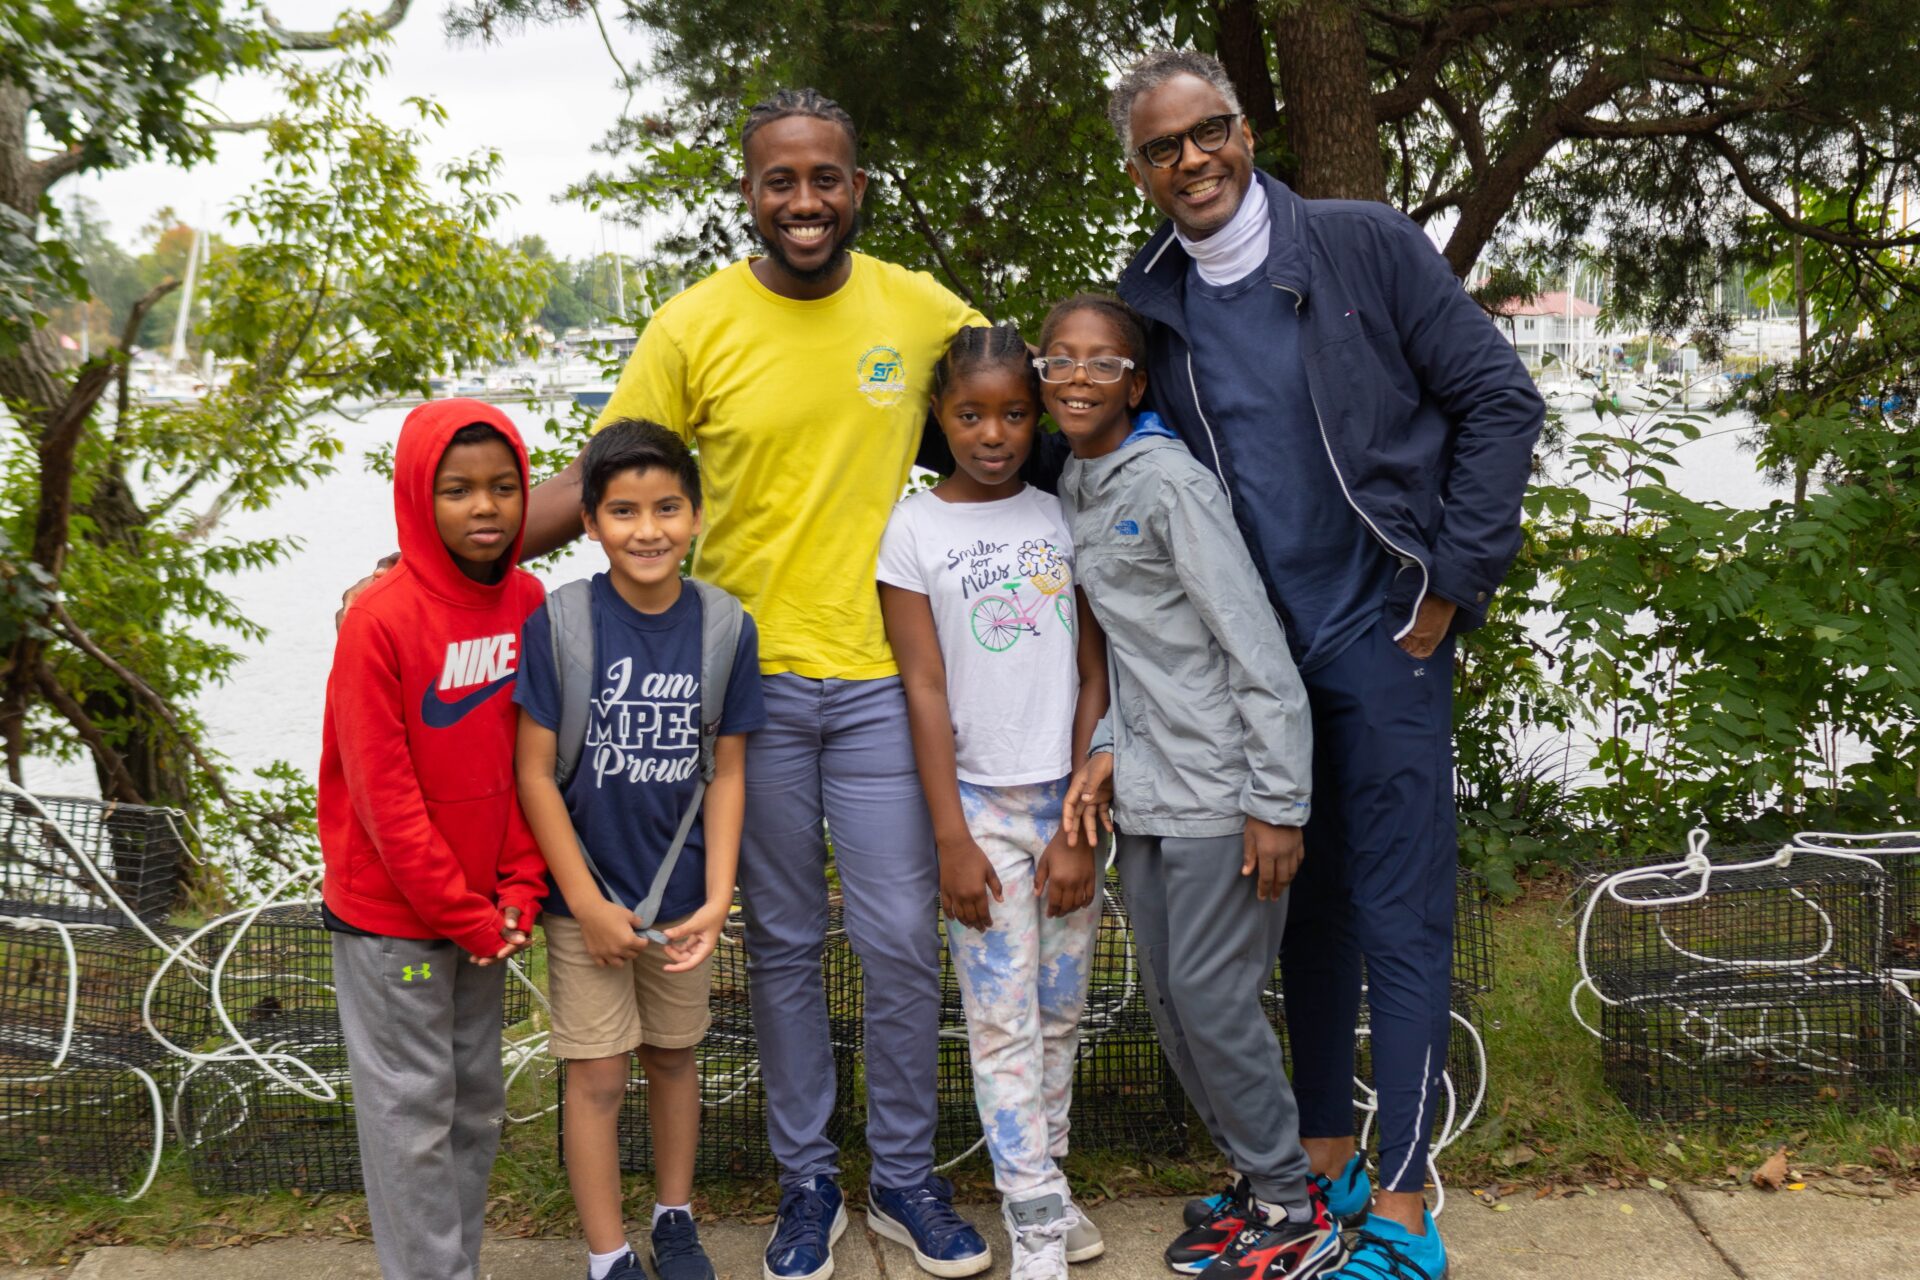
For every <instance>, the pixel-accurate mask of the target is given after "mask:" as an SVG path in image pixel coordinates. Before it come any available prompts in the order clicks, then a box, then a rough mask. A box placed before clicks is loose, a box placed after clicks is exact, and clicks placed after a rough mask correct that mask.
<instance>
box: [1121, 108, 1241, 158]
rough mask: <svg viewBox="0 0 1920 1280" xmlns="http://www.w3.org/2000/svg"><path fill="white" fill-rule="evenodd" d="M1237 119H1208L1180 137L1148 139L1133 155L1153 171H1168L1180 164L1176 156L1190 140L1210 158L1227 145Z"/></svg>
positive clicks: (1234, 116)
mask: <svg viewBox="0 0 1920 1280" xmlns="http://www.w3.org/2000/svg"><path fill="white" fill-rule="evenodd" d="M1239 118H1240V117H1239V115H1238V114H1237V113H1236V114H1233V115H1224V116H1208V117H1207V118H1206V119H1205V120H1202V121H1201V122H1200V123H1199V124H1196V125H1195V126H1193V128H1191V129H1188V130H1185V131H1184V132H1181V133H1169V134H1167V135H1166V136H1164V137H1160V138H1152V139H1149V140H1148V141H1146V142H1143V143H1141V144H1140V145H1139V146H1137V147H1135V148H1134V149H1133V150H1134V154H1136V155H1138V156H1139V157H1140V158H1141V159H1142V160H1145V161H1146V162H1147V163H1148V164H1150V165H1152V166H1153V167H1154V168H1156V169H1171V168H1172V167H1173V166H1174V165H1176V164H1178V163H1179V162H1180V153H1181V152H1182V151H1184V150H1186V146H1187V139H1188V138H1192V139H1193V145H1194V146H1196V147H1198V148H1200V149H1201V150H1202V151H1204V152H1206V153H1207V154H1209V155H1211V154H1213V153H1214V152H1216V151H1218V150H1219V149H1220V148H1222V147H1224V146H1226V145H1227V139H1229V138H1231V137H1232V136H1233V122H1234V121H1235V120H1238V119H1239Z"/></svg>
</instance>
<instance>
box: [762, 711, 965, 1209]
mask: <svg viewBox="0 0 1920 1280" xmlns="http://www.w3.org/2000/svg"><path fill="white" fill-rule="evenodd" d="M765 690H766V704H767V725H766V727H765V728H763V729H761V730H760V731H758V732H757V733H754V734H753V735H751V737H750V739H749V741H748V743H747V814H746V826H745V830H744V831H743V833H742V835H741V842H740V874H739V880H740V891H741V895H742V897H743V898H744V899H745V903H746V911H747V930H746V933H747V937H746V941H747V972H748V975H749V978H750V979H751V990H752V998H753V1032H754V1036H755V1038H756V1039H757V1040H758V1041H759V1046H760V1077H761V1079H762V1080H763V1081H764V1082H765V1084H766V1089H767V1137H768V1141H769V1142H770V1144H771V1145H772V1147H773V1154H774V1157H775V1158H776V1159H777V1160H778V1161H779V1162H780V1181H781V1182H782V1183H783V1184H788V1185H791V1184H792V1183H795V1182H799V1181H803V1180H805V1179H807V1178H811V1177H814V1176H816V1175H819V1174H835V1173H838V1172H839V1165H838V1163H837V1160H838V1156H839V1151H838V1150H837V1149H836V1148H835V1147H834V1144H833V1143H832V1141H831V1140H829V1139H828V1137H827V1124H828V1121H829V1120H831V1119H832V1117H833V1107H834V1093H835V1090H834V1062H833V1049H832V1046H831V1045H830V1043H829V1042H828V1036H827V1003H826V994H825V991H824V989H823V987H822V983H821V973H820V956H821V952H822V950H823V948H824V946H825V941H826V932H827V877H826V869H827V868H826V864H827V836H828V833H829V832H831V833H832V839H833V860H834V867H835V869H836V870H837V871H838V873H839V877H840V889H841V893H842V895H843V897H844V899H845V908H846V925H847V936H848V938H849V940H850V941H851V942H852V943H853V949H854V952H855V954H857V955H858V956H859V957H860V971H861V974H862V983H861V985H862V990H863V993H864V997H865V1015H864V1016H865V1027H866V1054H865V1063H866V1075H867V1149H868V1150H869V1151H870V1152H871V1153H872V1155H873V1166H872V1168H873V1174H872V1176H873V1181H874V1182H875V1183H876V1184H877V1185H879V1186H882V1187H903V1186H911V1185H913V1184H915V1183H917V1182H919V1181H920V1180H921V1179H923V1178H925V1177H926V1176H927V1174H928V1173H929V1172H930V1171H931V1170H932V1168H933V1126H934V1081H935V1073H936V1065H937V1059H938V1054H939V1051H940V1039H939V1036H940V938H939V934H938V932H937V927H936V925H935V915H936V912H937V909H938V907H939V902H940V865H939V861H938V858H937V856H936V854H935V852H934V847H933V826H932V823H931V821H930V820H929V819H928V817H927V802H926V797H925V796H924V795H923V794H922V793H921V790H920V777H919V775H918V774H917V773H916V772H915V771H914V763H913V740H912V738H911V737H910V735H909V734H908V732H907V702H906V695H905V694H904V693H903V692H902V690H901V687H900V681H899V680H898V679H897V678H888V679H882V680H810V679H807V678H805V677H803V676H796V675H791V674H782V675H774V676H768V677H767V678H766V681H765ZM823 824H824V825H823Z"/></svg>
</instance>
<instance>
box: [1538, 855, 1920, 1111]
mask: <svg viewBox="0 0 1920 1280" xmlns="http://www.w3.org/2000/svg"><path fill="white" fill-rule="evenodd" d="M1897 908H1898V895H1897V894H1896V892H1895V887H1894V884H1893V879H1892V877H1891V876H1890V875H1889V874H1888V871H1887V869H1886V867H1884V866H1883V865H1881V864H1880V863H1879V862H1877V861H1876V860H1874V859H1873V858H1871V857H1865V856H1860V855H1858V854H1856V853H1851V852H1841V853H1834V852H1830V851H1821V850H1814V849H1798V850H1796V849H1794V848H1793V847H1792V846H1787V847H1785V848H1781V849H1778V850H1772V849H1771V847H1769V849H1768V850H1767V851H1762V850H1754V849H1734V850H1727V851H1722V852H1719V853H1718V855H1717V857H1716V858H1715V859H1714V860H1712V861H1710V860H1709V859H1708V858H1707V857H1706V856H1705V837H1704V834H1703V833H1696V836H1695V839H1694V842H1693V847H1692V851H1691V853H1690V855H1689V858H1688V859H1687V860H1685V861H1683V862H1673V861H1669V862H1667V863H1664V864H1654V865H1650V866H1646V867H1642V868H1638V869H1630V870H1627V871H1623V872H1617V873H1615V874H1613V875H1611V876H1609V877H1607V878H1606V879H1604V880H1602V881H1600V882H1599V883H1598V884H1596V885H1595V886H1594V889H1593V891H1592V896H1591V898H1590V900H1589V902H1588V904H1587V906H1586V908H1585V911H1584V913H1583V915H1582V917H1581V926H1580V941H1579V950H1580V964H1581V974H1582V976H1581V980H1580V983H1579V985H1578V986H1577V987H1576V989H1575V992H1574V999H1575V1007H1576V1013H1577V1012H1578V1008H1579V999H1580V994H1581V989H1582V988H1584V989H1585V990H1586V991H1588V992H1591V993H1592V995H1593V996H1595V997H1596V998H1597V1000H1598V1002H1599V1005H1600V1025H1599V1026H1598V1028H1593V1027H1592V1026H1591V1024H1588V1025H1589V1029H1590V1030H1594V1031H1595V1034H1597V1035H1598V1036H1599V1038H1600V1040H1601V1042H1602V1059H1603V1063H1604V1069H1605V1075H1606V1079H1607V1082H1608V1084H1609V1085H1610V1086H1611V1087H1612V1089H1613V1090H1614V1092H1615V1093H1617V1094H1618V1095H1619V1096H1620V1098H1621V1099H1622V1100H1623V1101H1624V1102H1625V1103H1626V1105H1627V1106H1628V1108H1629V1109H1630V1110H1632V1111H1633V1112H1634V1113H1635V1114H1636V1115H1639V1116H1641V1117H1643V1118H1646V1119H1651V1120H1663V1121H1684V1122H1693V1123H1708V1124H1715V1125H1730V1124H1738V1123H1742V1122H1752V1121H1757V1120H1773V1121H1784V1120H1806V1119H1813V1118H1816V1117H1817V1116H1819V1115H1821V1114H1823V1113H1826V1112H1829V1111H1831V1110H1832V1109H1833V1108H1834V1107H1836V1106H1845V1107H1849V1108H1857V1107H1861V1106H1868V1105H1873V1104H1888V1105H1894V1106H1902V1105H1909V1106H1910V1105H1912V1103H1913V1102H1914V1101H1915V1092H1916V1074H1915V1071H1914V1067H1915V1065H1916V1058H1915V1035H1916V1019H1915V1013H1916V1011H1917V1010H1920V1005H1916V1004H1915V1002H1914V997H1913V995H1912V994H1911V993H1910V992H1909V991H1907V990H1906V989H1905V988H1904V987H1902V986H1901V985H1900V983H1899V982H1898V981H1897V980H1896V976H1895V975H1894V973H1892V972H1891V971H1890V970H1889V969H1888V968H1887V967H1886V964H1885V958H1886V954H1887V941H1888V919H1889V916H1890V915H1891V914H1892V913H1893V912H1894V911H1895V910H1897ZM1583 1022H1584V1019H1583Z"/></svg>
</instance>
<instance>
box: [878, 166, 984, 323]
mask: <svg viewBox="0 0 1920 1280" xmlns="http://www.w3.org/2000/svg"><path fill="white" fill-rule="evenodd" d="M881 172H882V173H884V174H886V175H887V176H888V177H889V178H892V179H893V185H894V186H896V187H898V188H899V189H900V198H901V199H902V200H903V201H905V202H906V205H907V212H909V213H911V214H912V215H913V225H914V229H915V230H917V231H918V232H919V233H920V238H921V239H922V240H925V241H926V242H927V246H928V247H929V248H931V249H932V250H933V256H934V257H935V258H936V259H938V260H939V263H940V270H941V271H943V272H945V273H946V277H947V283H948V284H949V285H951V286H952V288H953V290H954V292H956V293H958V294H959V295H960V296H961V297H963V298H965V299H966V300H967V305H968V306H970V307H972V308H973V309H974V310H975V311H978V312H979V313H980V314H981V315H983V316H985V317H986V318H987V320H988V321H989V322H991V321H992V320H993V313H992V312H990V311H988V310H987V309H986V308H985V307H983V306H981V305H980V300H979V299H978V298H976V297H974V296H973V289H972V287H971V286H970V285H968V284H967V282H966V281H965V280H963V279H961V278H960V273H959V272H957V271H955V270H954V269H953V260H952V259H950V258H949V257H947V246H946V242H945V241H944V240H942V239H941V238H940V233H939V232H937V231H935V230H934V229H933V223H932V222H930V221H929V220H928V219H927V211H926V210H925V209H923V208H921V207H920V202H919V201H918V200H916V199H914V196H913V191H912V189H911V188H910V187H908V186H907V179H906V175H905V174H903V173H900V172H899V171H898V170H895V169H882V170H881Z"/></svg>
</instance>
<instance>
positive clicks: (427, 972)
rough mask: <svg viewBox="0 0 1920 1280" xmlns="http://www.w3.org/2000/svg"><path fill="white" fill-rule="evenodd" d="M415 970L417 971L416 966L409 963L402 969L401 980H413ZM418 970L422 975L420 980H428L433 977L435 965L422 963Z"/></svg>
mask: <svg viewBox="0 0 1920 1280" xmlns="http://www.w3.org/2000/svg"><path fill="white" fill-rule="evenodd" d="M415 972H416V969H415V967H414V966H413V965H408V966H407V967H406V968H404V969H402V970H401V971H400V981H402V982H412V981H413V977H414V974H415ZM417 972H418V973H419V975H420V981H422V982H426V981H428V980H429V979H431V978H432V977H433V966H432V965H430V964H423V965H420V966H419V967H418V970H417Z"/></svg>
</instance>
